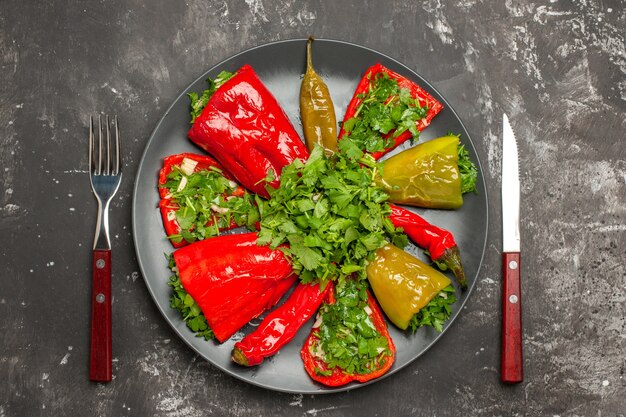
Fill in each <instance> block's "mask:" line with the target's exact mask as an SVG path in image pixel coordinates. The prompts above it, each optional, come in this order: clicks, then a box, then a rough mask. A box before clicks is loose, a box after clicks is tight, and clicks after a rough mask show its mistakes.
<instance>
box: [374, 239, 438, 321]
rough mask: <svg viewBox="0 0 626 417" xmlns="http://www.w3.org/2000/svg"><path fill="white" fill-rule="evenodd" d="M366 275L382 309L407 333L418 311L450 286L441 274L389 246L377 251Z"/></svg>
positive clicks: (400, 250) (396, 248) (398, 249)
mask: <svg viewBox="0 0 626 417" xmlns="http://www.w3.org/2000/svg"><path fill="white" fill-rule="evenodd" d="M366 272H367V279H368V280H369V282H370V285H371V286H372V290H373V291H374V294H375V295H376V299H377V300H378V303H379V304H380V306H381V308H382V309H383V311H384V312H385V314H386V315H387V317H388V318H389V320H390V321H391V322H392V323H393V324H395V325H396V326H398V327H399V328H401V329H402V330H406V328H407V327H408V326H409V322H410V321H411V318H412V317H413V316H414V315H415V314H416V313H417V312H418V311H420V310H421V309H422V308H423V307H425V306H426V305H427V304H428V303H429V302H430V301H431V300H432V299H433V298H434V297H435V296H437V294H439V292H440V291H441V290H443V289H444V288H445V287H447V286H448V285H450V280H449V279H448V278H447V277H446V276H445V275H444V274H442V273H441V272H439V271H437V270H436V269H434V268H432V267H430V266H428V265H426V264H425V263H424V262H422V261H420V260H419V259H417V258H415V257H414V256H412V255H410V254H408V253H407V252H405V251H404V250H402V249H400V248H398V247H396V246H394V245H391V244H389V245H387V246H384V247H382V248H380V249H378V250H377V251H376V257H375V259H374V260H373V261H372V262H370V264H369V265H368V266H367V270H366Z"/></svg>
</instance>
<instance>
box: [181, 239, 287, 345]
mask: <svg viewBox="0 0 626 417" xmlns="http://www.w3.org/2000/svg"><path fill="white" fill-rule="evenodd" d="M256 240H257V234H256V233H245V234H237V235H223V236H219V237H215V238H212V239H206V240H202V241H198V242H195V243H193V244H191V245H189V246H185V247H184V248H181V249H178V250H176V251H175V252H174V260H175V262H176V267H177V268H178V273H179V275H180V281H181V284H182V285H183V288H184V289H185V290H186V291H187V292H188V293H189V295H191V297H192V298H193V299H194V300H195V302H196V304H198V306H199V307H200V309H201V310H202V313H203V314H204V316H205V317H206V320H207V322H208V324H209V326H210V327H211V329H212V330H213V333H214V334H215V337H216V338H217V339H218V340H219V341H220V342H224V341H225V340H227V339H228V338H230V337H231V336H232V335H233V334H234V333H235V332H236V331H237V330H239V329H240V328H241V327H243V326H244V325H245V324H246V323H248V322H249V321H250V320H252V319H253V318H255V317H258V316H259V315H260V314H261V313H263V312H264V311H265V310H267V309H269V308H271V307H272V306H274V305H275V304H276V303H277V302H278V300H280V298H281V297H282V296H283V295H284V294H285V293H286V292H287V291H288V290H289V288H291V287H292V286H293V284H294V283H295V281H296V279H297V276H296V275H295V274H294V273H293V271H292V269H291V265H290V263H289V261H288V260H287V258H286V257H285V255H284V254H283V252H282V251H281V250H280V249H273V250H272V249H270V248H269V247H267V246H257V244H256Z"/></svg>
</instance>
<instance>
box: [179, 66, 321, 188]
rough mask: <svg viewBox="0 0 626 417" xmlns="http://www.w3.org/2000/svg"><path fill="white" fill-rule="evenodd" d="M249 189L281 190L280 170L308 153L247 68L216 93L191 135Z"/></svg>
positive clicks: (268, 94)
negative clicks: (268, 179)
mask: <svg viewBox="0 0 626 417" xmlns="http://www.w3.org/2000/svg"><path fill="white" fill-rule="evenodd" d="M188 136H189V138H190V139H191V141H192V142H194V143H195V144H196V145H198V146H200V147H201V148H202V149H204V150H205V151H207V152H208V153H210V154H211V155H213V156H214V157H215V158H216V159H217V160H218V161H219V162H220V163H221V164H222V165H223V166H224V167H225V168H226V169H227V170H228V171H229V172H230V173H231V174H232V175H233V176H234V177H235V178H236V179H237V181H239V183H241V184H242V185H243V186H244V187H245V188H247V189H248V190H250V191H253V192H254V193H256V194H259V195H261V196H264V197H268V193H267V191H266V190H265V185H266V183H265V182H264V181H262V180H263V179H264V178H266V177H267V175H268V173H269V172H270V171H273V175H274V178H273V179H272V180H271V181H269V182H268V183H269V185H271V186H272V187H278V184H279V178H280V174H281V170H282V168H283V167H284V166H285V165H288V164H290V163H291V162H293V161H294V160H295V159H296V158H300V159H303V160H304V159H306V158H307V157H308V155H309V152H308V150H307V148H306V146H305V145H304V143H303V142H302V140H301V139H300V137H299V136H298V133H297V132H296V130H295V129H294V127H293V125H292V124H291V122H290V121H289V118H288V117H287V116H286V115H285V112H284V111H283V109H282V108H281V107H280V105H279V104H278V101H277V100H276V98H275V97H274V96H273V95H272V93H271V92H270V91H269V90H268V89H267V87H265V85H263V83H262V82H261V80H260V79H259V77H258V76H257V75H256V73H255V72H254V70H253V69H252V67H250V66H249V65H244V66H243V67H241V68H240V69H239V70H238V71H237V73H236V74H235V75H234V76H233V77H232V78H231V79H229V80H228V81H226V82H225V83H224V84H223V85H222V86H221V87H220V88H218V89H217V91H215V93H213V95H212V96H211V98H210V99H209V101H208V103H207V105H206V106H205V108H204V110H203V111H202V113H201V114H200V116H199V117H198V118H196V120H195V122H194V123H193V126H192V127H191V130H190V131H189V134H188Z"/></svg>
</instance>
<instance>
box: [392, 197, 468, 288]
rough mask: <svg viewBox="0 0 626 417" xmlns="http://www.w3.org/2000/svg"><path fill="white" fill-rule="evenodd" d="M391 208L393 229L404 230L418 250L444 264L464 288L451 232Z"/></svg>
mask: <svg viewBox="0 0 626 417" xmlns="http://www.w3.org/2000/svg"><path fill="white" fill-rule="evenodd" d="M389 206H390V207H391V214H390V215H389V218H390V219H391V222H392V223H393V225H394V226H395V227H401V228H403V229H404V233H406V234H407V235H408V236H409V238H410V239H411V240H412V241H413V242H414V243H415V244H416V245H417V246H419V247H420V248H422V249H426V250H427V251H428V252H429V253H430V257H431V259H432V260H433V261H435V262H438V263H443V264H445V265H446V266H447V267H448V268H450V270H451V271H452V273H453V274H454V276H455V277H456V279H457V280H458V281H459V284H460V285H461V286H462V287H464V288H465V287H466V286H467V283H466V281H465V272H464V271H463V265H462V264H461V255H460V252H459V247H458V246H457V244H456V242H455V241H454V236H453V235H452V233H451V232H449V231H447V230H445V229H441V228H439V227H437V226H434V225H432V224H430V223H428V222H427V221H426V220H424V219H423V218H422V217H420V216H419V215H417V214H415V213H413V212H411V211H409V210H406V209H403V208H402V207H398V206H396V205H394V204H390V205H389Z"/></svg>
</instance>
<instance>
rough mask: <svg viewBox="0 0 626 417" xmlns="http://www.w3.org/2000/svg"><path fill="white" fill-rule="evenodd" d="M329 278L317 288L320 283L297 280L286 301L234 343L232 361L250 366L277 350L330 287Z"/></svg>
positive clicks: (317, 305) (316, 306) (314, 310)
mask: <svg viewBox="0 0 626 417" xmlns="http://www.w3.org/2000/svg"><path fill="white" fill-rule="evenodd" d="M332 288H333V284H332V282H329V283H327V285H326V287H325V288H324V289H323V290H321V291H320V284H319V283H317V284H302V283H300V284H298V285H297V286H296V288H295V289H294V290H293V292H292V293H291V294H290V295H289V298H288V299H287V301H285V302H284V303H283V304H281V305H280V306H278V307H277V308H276V309H274V310H273V311H272V312H271V313H269V314H268V315H267V316H266V317H265V318H264V319H263V322H261V324H260V325H259V327H257V328H256V329H255V330H254V332H252V333H250V334H249V335H247V336H246V337H244V338H243V339H242V340H241V341H239V342H237V343H235V348H234V349H233V355H232V358H233V361H235V362H236V363H238V364H240V365H244V366H254V365H258V364H260V363H261V362H263V359H264V358H267V357H270V356H272V355H274V354H276V353H277V352H278V350H279V349H280V348H282V347H283V346H285V345H286V344H287V343H289V341H291V339H293V337H294V336H295V335H296V333H297V332H298V330H299V329H300V327H302V325H303V324H304V323H306V322H307V321H308V320H309V319H310V318H311V316H313V314H315V312H316V311H317V309H318V308H319V306H320V304H322V301H323V300H324V299H325V298H326V297H327V296H328V294H329V292H331V291H332Z"/></svg>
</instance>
